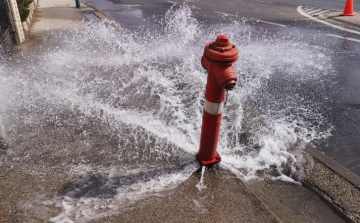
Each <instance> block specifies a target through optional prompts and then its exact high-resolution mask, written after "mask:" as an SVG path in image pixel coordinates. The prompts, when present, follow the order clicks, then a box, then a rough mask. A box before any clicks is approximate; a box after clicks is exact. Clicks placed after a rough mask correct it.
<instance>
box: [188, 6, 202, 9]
mask: <svg viewBox="0 0 360 223" xmlns="http://www.w3.org/2000/svg"><path fill="white" fill-rule="evenodd" d="M190 8H193V9H201V8H199V7H196V6H195V5H193V6H190Z"/></svg>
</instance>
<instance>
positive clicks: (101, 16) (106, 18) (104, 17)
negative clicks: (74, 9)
mask: <svg viewBox="0 0 360 223" xmlns="http://www.w3.org/2000/svg"><path fill="white" fill-rule="evenodd" d="M82 3H83V4H84V5H86V6H87V7H89V8H92V9H93V10H95V12H91V14H94V15H95V16H96V17H97V18H99V19H100V20H102V21H107V22H109V23H110V24H111V25H112V26H114V27H115V28H123V26H122V25H121V24H120V23H118V22H117V21H116V20H114V19H113V18H111V17H109V16H107V15H106V14H105V13H104V12H103V11H101V10H100V9H98V8H96V7H95V6H94V5H92V4H90V3H88V2H85V1H82ZM81 12H82V14H83V15H84V14H87V13H86V12H87V11H86V10H84V11H83V10H81ZM84 17H85V16H84Z"/></svg>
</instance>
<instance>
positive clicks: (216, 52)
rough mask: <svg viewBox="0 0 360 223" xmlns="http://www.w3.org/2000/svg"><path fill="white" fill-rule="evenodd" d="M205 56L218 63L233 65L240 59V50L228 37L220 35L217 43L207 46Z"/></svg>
mask: <svg viewBox="0 0 360 223" xmlns="http://www.w3.org/2000/svg"><path fill="white" fill-rule="evenodd" d="M204 56H205V57H206V58H207V59H208V60H211V61H213V62H216V63H233V62H235V61H236V60H237V59H238V49H237V47H236V46H235V45H234V44H231V43H230V41H229V37H228V36H226V35H219V36H218V37H217V39H216V41H213V42H210V43H208V44H206V46H205V49H204Z"/></svg>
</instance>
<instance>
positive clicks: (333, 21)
mask: <svg viewBox="0 0 360 223" xmlns="http://www.w3.org/2000/svg"><path fill="white" fill-rule="evenodd" d="M296 11H297V12H298V13H299V14H300V15H302V16H304V17H306V18H308V19H311V20H313V21H316V22H319V23H323V24H325V25H327V26H331V27H333V28H336V29H339V30H343V31H346V32H350V33H353V34H357V35H360V30H359V28H358V26H357V24H355V23H351V22H347V21H344V20H342V19H339V18H330V19H329V17H328V18H325V17H324V15H322V14H319V13H318V14H309V13H307V12H306V11H305V10H304V9H303V6H298V7H297V9H296ZM327 11H330V10H327ZM334 12H337V11H334V10H331V12H330V13H334ZM326 14H328V13H326ZM339 21H341V22H339ZM359 23H360V20H359ZM344 24H347V25H344ZM348 24H351V25H348ZM346 26H351V27H350V28H347V27H346Z"/></svg>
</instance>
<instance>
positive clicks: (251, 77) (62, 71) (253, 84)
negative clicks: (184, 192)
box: [0, 5, 334, 222]
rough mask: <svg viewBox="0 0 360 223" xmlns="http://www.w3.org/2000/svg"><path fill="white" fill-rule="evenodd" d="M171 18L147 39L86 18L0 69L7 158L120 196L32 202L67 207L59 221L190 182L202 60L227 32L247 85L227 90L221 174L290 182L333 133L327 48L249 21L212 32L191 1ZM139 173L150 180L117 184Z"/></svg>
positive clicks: (98, 214) (95, 214) (143, 34)
mask: <svg viewBox="0 0 360 223" xmlns="http://www.w3.org/2000/svg"><path fill="white" fill-rule="evenodd" d="M162 22H163V23H162V25H163V27H164V29H163V30H162V31H154V30H147V31H142V32H136V31H128V30H125V29H121V28H114V27H112V26H110V25H108V24H107V23H106V22H93V23H87V24H86V25H85V26H84V27H83V28H82V29H74V30H73V31H71V32H70V33H67V34H59V35H56V36H55V37H52V40H51V41H49V42H48V43H49V45H43V46H39V47H38V48H36V49H35V51H34V52H25V54H24V55H23V56H21V55H17V56H15V57H13V58H12V59H11V60H9V61H8V62H6V63H4V64H1V65H0V82H1V83H2V87H1V89H0V103H1V105H2V106H1V108H0V117H1V119H2V123H3V124H2V126H4V127H2V128H1V131H2V132H3V133H2V134H3V135H6V136H7V140H8V142H9V144H10V145H11V146H10V148H9V149H8V151H7V155H6V158H7V161H6V162H9V163H13V164H22V163H26V164H27V165H31V164H34V165H35V164H41V165H43V166H49V165H51V166H58V167H59V168H60V167H62V166H71V167H72V170H71V171H69V172H68V174H69V175H70V176H72V177H71V179H73V180H74V182H78V183H79V182H80V183H81V182H86V180H85V181H84V179H88V178H86V176H95V178H92V177H90V178H89V179H93V180H95V182H98V183H99V185H100V186H103V187H102V188H104V187H105V188H112V189H114V191H115V192H114V193H115V195H114V194H111V193H110V195H114V196H110V195H109V194H107V193H105V195H104V193H100V194H102V195H101V196H103V197H101V196H100V195H99V194H98V195H99V196H100V197H99V196H95V197H91V196H90V197H89V196H85V195H86V194H88V193H87V192H86V193H84V196H80V197H79V198H71V197H69V196H68V195H69V194H71V193H69V194H67V195H63V196H62V195H59V196H56V197H55V198H53V199H50V200H47V201H44V198H42V197H41V198H39V199H38V200H37V201H29V203H31V204H32V205H30V206H29V205H28V204H26V205H28V206H27V207H31V206H42V205H45V206H51V205H55V206H58V207H59V208H61V209H62V210H63V212H61V214H59V215H58V216H56V217H54V218H52V219H51V221H53V222H66V221H68V222H71V221H76V222H81V221H85V220H86V219H96V218H98V217H102V216H108V215H112V214H113V213H115V212H117V211H119V209H121V208H124V207H123V206H122V204H123V203H124V202H125V201H126V202H129V204H131V203H132V202H136V201H137V200H139V199H142V198H143V197H144V196H148V195H153V194H156V193H158V192H159V191H161V190H163V189H166V188H173V187H174V186H176V185H178V184H179V183H181V182H183V181H184V180H186V179H187V177H188V176H190V175H191V173H192V172H193V171H194V170H195V169H197V168H198V167H199V166H197V164H195V163H194V162H195V154H196V152H197V150H198V147H199V139H200V130H201V121H202V103H203V101H202V100H203V98H204V89H205V84H206V72H205V71H204V69H203V68H202V67H201V64H200V58H201V56H202V53H203V47H204V46H205V44H206V43H207V42H209V41H212V40H214V38H215V37H216V35H217V34H220V33H223V34H226V35H228V36H229V37H230V40H231V41H232V42H233V43H234V44H235V45H237V46H238V48H239V50H240V57H239V61H238V62H237V63H235V65H234V66H235V70H236V73H237V74H238V79H239V83H240V84H239V85H238V86H237V87H236V88H235V90H234V91H232V92H231V93H230V95H229V96H230V97H229V100H228V105H227V107H226V109H225V111H224V116H223V122H222V126H221V132H220V137H219V145H218V152H219V153H220V154H221V156H222V159H223V161H222V163H223V166H224V167H226V168H228V169H232V170H234V171H237V172H238V173H240V175H241V176H242V177H243V178H244V179H245V180H247V179H252V178H258V177H262V176H261V175H259V172H261V171H265V172H266V171H274V170H275V171H276V172H277V173H278V175H279V176H280V178H282V179H283V178H284V176H285V175H292V174H294V173H295V172H297V171H300V170H299V167H298V163H299V162H301V160H302V155H301V151H302V148H303V146H304V142H308V143H311V142H313V141H316V140H321V139H323V138H326V137H328V136H329V134H330V132H331V129H332V127H331V123H328V121H327V119H326V116H325V115H324V114H325V113H324V108H325V107H326V106H325V105H326V99H325V96H324V95H325V93H324V92H325V87H326V86H327V85H328V84H329V82H330V81H327V80H330V79H331V76H332V75H333V73H334V72H333V68H332V66H331V53H330V52H328V51H327V50H326V49H324V48H319V47H314V46H312V45H310V44H308V43H306V42H304V41H302V40H301V38H300V37H294V36H291V34H289V35H283V36H281V35H280V36H271V35H268V34H267V33H259V30H258V29H256V28H255V27H254V26H250V25H247V24H246V23H244V22H236V21H234V22H232V23H227V24H217V25H216V24H215V25H211V26H210V27H205V26H204V25H203V24H201V23H199V22H198V21H197V20H196V19H195V18H194V17H193V16H192V15H191V10H190V9H189V8H188V7H187V6H186V5H183V6H181V7H180V8H172V9H170V10H169V12H168V13H167V14H166V16H165V18H164V20H163V21H162ZM34 55H36V56H34ZM20 61H21V62H20ZM19 64H21V66H19ZM182 167H184V168H182ZM164 169H165V170H166V171H164ZM204 170H205V169H203V171H204ZM90 172H91V173H93V174H90V175H89V173H90ZM134 174H135V175H134ZM137 174H140V175H141V176H149V177H147V178H146V177H145V178H141V180H140V179H139V178H136V177H135V178H133V179H135V181H126V182H130V183H129V184H126V185H125V184H121V183H119V182H120V181H119V179H123V178H121V177H122V176H138V175H137ZM97 176H100V177H97ZM114 179H115V180H114ZM80 183H79V184H80ZM105 185H107V186H105ZM99 188H101V187H99ZM99 190H100V189H99ZM105 191H106V190H105ZM90 194H91V193H90ZM104 196H105V197H106V198H105V197H104ZM109 196H110V197H109ZM35 200H36V199H35ZM92 210H96V211H95V212H93V211H92ZM45 216H46V215H45ZM71 219H72V220H71ZM83 219H85V220H83Z"/></svg>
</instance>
